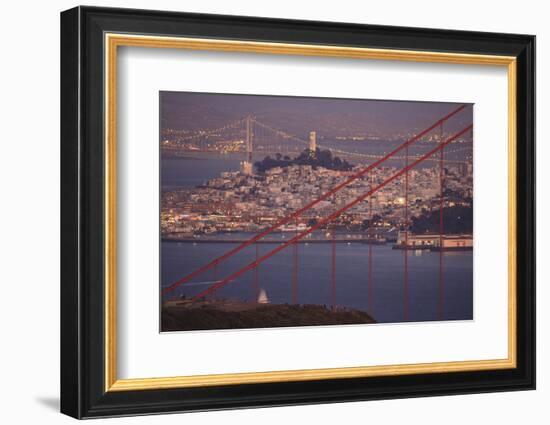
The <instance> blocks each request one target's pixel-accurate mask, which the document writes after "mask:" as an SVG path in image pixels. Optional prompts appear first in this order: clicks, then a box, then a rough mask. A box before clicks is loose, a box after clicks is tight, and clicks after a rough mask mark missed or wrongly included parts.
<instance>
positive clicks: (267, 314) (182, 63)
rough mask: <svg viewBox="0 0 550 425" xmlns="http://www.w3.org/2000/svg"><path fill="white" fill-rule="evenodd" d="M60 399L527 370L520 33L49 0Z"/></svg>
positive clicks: (529, 244)
mask: <svg viewBox="0 0 550 425" xmlns="http://www.w3.org/2000/svg"><path fill="white" fill-rule="evenodd" d="M61 56H62V60H61V70H62V74H61V83H62V84H61V101H62V111H61V112H62V124H61V130H62V131H61V133H62V135H61V139H62V140H61V162H62V181H61V192H62V232H61V239H62V282H61V305H62V310H61V319H62V320H61V323H62V325H61V333H62V339H61V351H62V358H61V369H62V373H61V410H62V412H63V413H66V414H68V415H71V416H74V417H77V418H90V417H102V416H119V415H133V414H146V413H162V412H177V411H181V412H184V411H196V410H209V409H223V408H240V407H253V406H273V405H288V404H304V403H322V402H337V401H351V400H369V399H381V398H397V397H411V396H427V395H443V394H460V393H473V392H487V391H506V390H521V389H533V388H534V387H535V311H534V306H535V304H534V300H535V232H534V226H535V222H534V211H535V209H534V204H535V191H534V189H535V183H534V176H535V173H534V160H535V152H534V142H535V141H534V125H535V124H534V123H535V111H534V93H535V88H534V83H535V79H534V77H535V76H534V69H535V66H534V60H535V59H534V58H535V38H534V36H529V35H516V34H495V33H474V32H464V31H448V30H433V29H429V30H428V29H417V28H399V27H385V26H367V25H354V24H342V23H328V22H310V21H292V20H277V19H264V18H250V17H247V18H245V17H236V16H218V15H199V14H186V13H175V12H160V11H142V10H125V9H108V8H94V7H77V8H75V9H71V10H68V11H66V12H63V13H62V14H61Z"/></svg>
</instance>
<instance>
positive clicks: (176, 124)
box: [160, 92, 472, 134]
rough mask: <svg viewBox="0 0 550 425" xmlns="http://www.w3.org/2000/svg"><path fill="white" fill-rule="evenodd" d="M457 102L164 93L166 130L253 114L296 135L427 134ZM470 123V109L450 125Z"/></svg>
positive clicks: (205, 125) (202, 126) (203, 126)
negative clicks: (308, 133)
mask: <svg viewBox="0 0 550 425" xmlns="http://www.w3.org/2000/svg"><path fill="white" fill-rule="evenodd" d="M458 105H459V104H457V103H443V102H410V101H384V100H356V99H332V98H307V97H287V96H254V95H236V94H231V95H228V94H209V93H190V92H161V93H160V109H161V111H160V114H161V115H160V117H161V126H162V129H166V128H174V129H185V130H197V129H208V128H216V127H220V126H223V125H224V124H225V123H227V122H230V121H233V120H236V119H240V118H243V117H244V116H246V115H248V114H252V115H254V116H255V117H256V119H258V120H259V121H262V122H264V123H265V124H269V125H272V126H275V127H277V128H280V129H285V130H286V131H290V132H293V133H294V134H303V133H305V132H307V131H309V130H317V131H319V132H321V133H323V132H324V133H326V134H340V133H358V132H369V133H373V132H374V133H376V132H377V133H396V132H408V131H415V130H419V129H423V128H425V127H427V126H429V125H431V124H432V123H433V122H434V121H436V120H437V119H439V118H441V117H442V116H444V115H446V114H447V113H449V112H450V111H452V110H453V109H455V108H457V107H458ZM471 122H472V108H466V110H465V111H463V112H461V113H460V114H458V115H457V117H456V119H453V121H452V122H451V121H450V122H449V123H448V124H447V129H448V130H456V129H458V127H459V126H463V125H465V124H469V123H471Z"/></svg>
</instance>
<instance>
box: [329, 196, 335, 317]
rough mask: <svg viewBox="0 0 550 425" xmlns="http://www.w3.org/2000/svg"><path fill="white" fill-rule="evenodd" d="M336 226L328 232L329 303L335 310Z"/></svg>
mask: <svg viewBox="0 0 550 425" xmlns="http://www.w3.org/2000/svg"><path fill="white" fill-rule="evenodd" d="M334 202H335V204H336V195H334ZM335 233H336V226H335V224H334V223H333V225H332V231H331V232H330V235H331V239H332V241H331V248H332V253H331V254H332V255H331V260H332V261H331V263H332V271H331V295H330V299H331V305H332V310H333V311H334V310H336V234H335Z"/></svg>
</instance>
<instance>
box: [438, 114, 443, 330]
mask: <svg viewBox="0 0 550 425" xmlns="http://www.w3.org/2000/svg"><path fill="white" fill-rule="evenodd" d="M442 140H443V123H441V124H440V126H439V142H440V143H442ZM443 157H444V146H443V147H442V148H441V150H440V151H439V288H438V289H439V293H438V303H437V317H438V318H439V320H441V319H443V296H444V294H443V290H444V288H443V285H444V282H443V249H444V246H443V244H444V240H443V231H444V229H443V205H444V202H443V184H444V168H443V160H444V158H443Z"/></svg>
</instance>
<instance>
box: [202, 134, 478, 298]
mask: <svg viewBox="0 0 550 425" xmlns="http://www.w3.org/2000/svg"><path fill="white" fill-rule="evenodd" d="M472 128H473V125H472V124H470V125H469V126H467V127H465V128H464V129H462V130H460V131H459V132H458V133H456V134H454V135H453V136H451V137H450V138H448V139H447V140H446V141H445V142H442V143H440V144H439V145H438V146H437V147H435V148H434V149H432V150H430V151H429V152H427V153H426V154H424V155H422V156H421V157H420V158H418V159H417V160H416V161H413V162H411V163H409V165H407V166H406V167H404V168H402V169H401V170H400V171H398V172H397V173H395V174H394V175H393V176H391V177H389V178H387V179H386V180H384V181H383V182H382V183H380V184H379V185H378V186H376V187H374V188H372V189H371V190H369V191H368V192H367V193H365V194H363V195H361V196H359V197H358V198H355V199H354V200H353V201H352V202H350V203H349V204H347V205H345V206H343V207H342V208H340V209H339V210H337V211H335V212H333V213H332V214H331V215H329V216H327V217H325V218H324V219H322V220H319V222H317V224H315V225H314V226H312V227H310V228H309V229H307V230H304V231H303V232H302V233H300V234H298V235H296V236H295V237H293V238H292V239H290V240H288V241H287V242H285V243H283V244H281V245H279V246H277V248H274V249H273V250H271V251H270V252H268V253H267V254H264V255H263V256H262V257H260V258H258V259H257V260H255V261H253V262H251V263H249V264H248V265H246V266H245V267H243V268H242V269H240V270H237V271H236V272H233V273H232V274H230V275H229V276H228V277H226V278H225V279H222V280H220V281H218V282H216V283H214V284H213V285H211V286H210V287H208V288H207V289H205V290H204V291H202V292H200V293H199V294H197V295H195V296H194V297H193V299H192V300H193V301H196V300H198V299H200V298H203V297H205V296H207V295H210V294H212V293H213V292H215V291H217V290H218V289H220V288H221V287H222V286H225V285H227V284H228V283H229V282H231V281H233V280H235V279H236V278H238V277H239V276H240V275H242V274H243V273H246V272H247V271H249V270H251V269H253V268H255V267H257V266H258V265H260V264H261V263H262V262H264V261H265V260H267V259H268V258H270V257H272V256H273V255H275V254H277V253H278V252H279V251H282V250H283V249H285V248H286V247H287V246H289V245H292V244H294V243H296V242H297V241H299V240H300V239H302V238H304V237H305V236H307V235H309V234H310V233H312V232H313V231H315V230H316V229H318V228H319V227H321V226H323V225H325V224H327V223H330V222H331V221H333V220H335V219H336V218H338V216H340V215H342V214H343V213H344V212H346V211H347V210H349V209H350V208H353V207H354V206H355V205H357V204H358V203H359V202H362V201H364V200H365V199H366V198H368V197H369V196H371V195H372V194H373V193H375V192H377V191H378V190H380V189H382V188H383V187H384V186H386V185H387V184H389V183H391V182H392V181H393V180H395V179H397V178H398V177H400V176H402V175H403V174H405V173H406V172H408V171H409V170H410V169H412V168H414V167H415V166H417V165H418V164H420V163H421V162H423V161H424V160H426V159H427V158H429V157H430V156H432V155H433V154H434V153H436V152H438V151H440V150H441V149H443V148H444V147H445V146H447V145H448V144H449V143H451V142H452V141H454V140H456V139H458V138H459V137H460V136H462V135H463V134H465V133H467V132H468V131H470V130H472Z"/></svg>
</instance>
